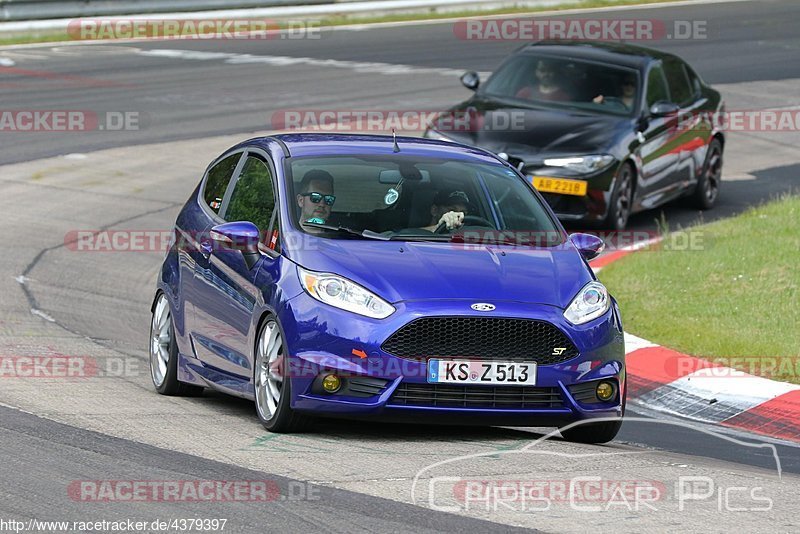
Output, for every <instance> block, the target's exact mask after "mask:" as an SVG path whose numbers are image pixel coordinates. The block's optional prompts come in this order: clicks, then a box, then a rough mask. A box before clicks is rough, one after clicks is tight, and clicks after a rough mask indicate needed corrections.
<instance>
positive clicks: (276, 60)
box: [139, 49, 488, 77]
mask: <svg viewBox="0 0 800 534" xmlns="http://www.w3.org/2000/svg"><path fill="white" fill-rule="evenodd" d="M139 54H141V55H144V56H149V57H161V58H170V59H185V60H198V61H214V60H221V61H223V62H225V63H228V64H230V65H246V64H251V63H263V64H266V65H272V66H275V67H287V66H294V65H305V66H311V67H329V68H334V69H347V70H351V71H354V72H360V73H369V74H386V75H398V74H438V75H441V76H456V77H457V76H461V75H462V74H464V72H465V71H466V70H467V69H447V68H439V67H417V66H414V65H401V64H393V63H378V62H366V61H346V60H339V59H319V58H313V57H291V56H271V55H269V56H268V55H253V54H231V53H227V52H202V51H196V50H177V49H154V50H140V51H139ZM480 74H481V76H482V77H483V76H486V75H487V74H488V73H480Z"/></svg>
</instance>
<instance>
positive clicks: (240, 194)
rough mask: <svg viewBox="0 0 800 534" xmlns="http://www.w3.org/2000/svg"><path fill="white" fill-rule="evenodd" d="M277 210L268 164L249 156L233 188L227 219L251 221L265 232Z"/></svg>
mask: <svg viewBox="0 0 800 534" xmlns="http://www.w3.org/2000/svg"><path fill="white" fill-rule="evenodd" d="M274 210H275V193H274V190H273V188H272V173H271V172H270V170H269V167H268V166H267V164H266V163H264V162H263V161H261V160H260V159H258V158H256V157H254V156H249V157H248V158H247V161H246V162H245V164H244V167H243V168H242V172H241V174H240V175H239V180H238V181H237V182H236V186H235V187H234V188H233V193H232V194H231V200H230V202H229V203H228V209H227V210H226V211H225V219H226V220H228V221H250V222H251V223H253V224H255V225H256V226H258V229H259V230H261V231H262V232H265V231H266V230H267V229H269V222H270V220H271V219H272V212H273V211H274Z"/></svg>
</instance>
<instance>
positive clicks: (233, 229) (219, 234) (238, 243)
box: [211, 221, 261, 253]
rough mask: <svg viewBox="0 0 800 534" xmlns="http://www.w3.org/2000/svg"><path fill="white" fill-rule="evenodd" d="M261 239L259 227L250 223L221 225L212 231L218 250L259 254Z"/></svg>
mask: <svg viewBox="0 0 800 534" xmlns="http://www.w3.org/2000/svg"><path fill="white" fill-rule="evenodd" d="M260 238H261V235H260V233H259V231H258V227H257V226H256V225H255V224H253V223H251V222H249V221H238V222H229V223H225V224H219V225H217V226H214V227H213V228H212V229H211V239H212V240H213V241H214V243H216V246H217V247H218V248H221V249H225V250H241V251H242V252H243V253H244V252H251V253H253V252H258V242H259V240H260Z"/></svg>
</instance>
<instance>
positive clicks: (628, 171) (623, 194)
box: [603, 163, 635, 231]
mask: <svg viewBox="0 0 800 534" xmlns="http://www.w3.org/2000/svg"><path fill="white" fill-rule="evenodd" d="M634 177H635V174H634V172H633V169H632V168H631V166H630V164H629V163H625V164H624V165H622V168H620V170H619V174H618V175H617V180H616V181H617V184H616V187H615V188H614V193H613V194H612V195H611V202H610V203H609V206H608V213H607V214H606V220H605V223H604V225H603V226H605V227H606V228H608V229H609V230H617V231H619V230H624V229H625V227H626V226H627V225H628V218H629V217H630V216H631V205H632V204H633V180H634Z"/></svg>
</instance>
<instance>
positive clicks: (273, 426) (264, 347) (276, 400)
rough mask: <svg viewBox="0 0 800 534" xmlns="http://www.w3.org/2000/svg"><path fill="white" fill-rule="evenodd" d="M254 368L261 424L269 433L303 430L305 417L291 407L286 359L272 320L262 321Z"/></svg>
mask: <svg viewBox="0 0 800 534" xmlns="http://www.w3.org/2000/svg"><path fill="white" fill-rule="evenodd" d="M253 367H254V370H253V387H254V389H255V391H254V394H255V398H256V413H257V414H258V418H259V420H260V421H261V424H263V425H264V427H265V428H266V429H267V430H269V431H270V432H280V433H291V432H297V431H298V430H302V429H303V428H304V427H305V426H306V425H307V423H308V417H307V416H305V415H303V414H300V413H297V412H295V411H294V410H293V409H292V407H291V406H290V401H291V396H292V380H291V377H290V376H288V375H289V373H288V369H289V360H288V355H287V354H286V350H285V346H284V342H283V335H282V334H281V329H280V327H279V326H278V323H277V322H276V321H275V320H274V319H269V320H267V321H265V322H264V325H263V326H262V327H261V331H260V332H259V335H258V344H257V345H256V354H255V365H254V366H253Z"/></svg>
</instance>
